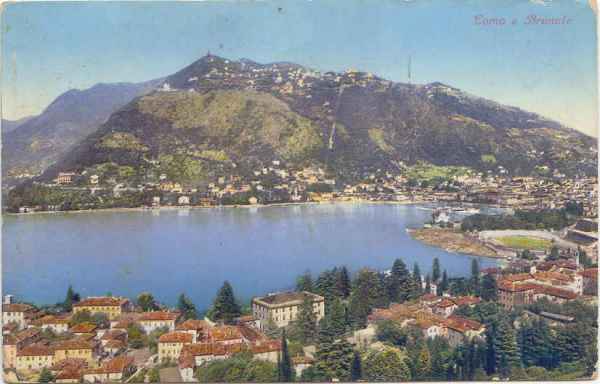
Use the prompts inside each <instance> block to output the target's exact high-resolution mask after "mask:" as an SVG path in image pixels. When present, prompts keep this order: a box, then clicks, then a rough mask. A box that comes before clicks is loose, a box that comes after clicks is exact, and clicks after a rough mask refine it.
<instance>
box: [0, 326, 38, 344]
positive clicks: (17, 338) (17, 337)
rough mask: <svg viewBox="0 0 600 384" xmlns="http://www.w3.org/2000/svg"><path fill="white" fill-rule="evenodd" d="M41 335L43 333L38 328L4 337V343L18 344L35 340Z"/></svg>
mask: <svg viewBox="0 0 600 384" xmlns="http://www.w3.org/2000/svg"><path fill="white" fill-rule="evenodd" d="M40 333H41V331H40V330H39V329H37V328H27V329H24V330H22V331H20V332H17V333H16V334H13V335H7V336H4V337H3V343H4V344H6V345H14V344H18V343H20V342H22V341H24V340H27V339H32V338H35V337H37V336H39V334H40Z"/></svg>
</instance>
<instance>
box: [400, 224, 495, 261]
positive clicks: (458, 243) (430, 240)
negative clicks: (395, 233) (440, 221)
mask: <svg viewBox="0 0 600 384" xmlns="http://www.w3.org/2000/svg"><path fill="white" fill-rule="evenodd" d="M406 232H407V233H408V234H409V236H410V237H411V238H413V239H414V240H417V241H419V242H421V243H423V244H426V245H429V246H432V247H436V248H439V249H443V250H444V251H446V252H452V253H462V254H465V255H469V256H477V257H485V258H488V259H495V260H506V257H505V256H502V255H499V254H497V253H496V252H493V251H492V250H491V249H489V248H488V247H486V246H485V245H483V244H480V243H477V242H475V241H473V240H471V239H469V238H468V237H466V236H464V234H462V233H460V232H455V231H453V230H449V229H434V228H420V229H415V228H407V229H406Z"/></svg>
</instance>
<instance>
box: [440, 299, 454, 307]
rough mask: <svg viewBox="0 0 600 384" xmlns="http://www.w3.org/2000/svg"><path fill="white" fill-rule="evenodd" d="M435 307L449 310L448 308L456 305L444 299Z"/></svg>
mask: <svg viewBox="0 0 600 384" xmlns="http://www.w3.org/2000/svg"><path fill="white" fill-rule="evenodd" d="M435 306H436V307H439V308H448V307H452V306H456V304H455V303H454V302H453V301H452V300H450V299H447V298H444V299H442V301H440V302H439V303H437V304H436V305H435Z"/></svg>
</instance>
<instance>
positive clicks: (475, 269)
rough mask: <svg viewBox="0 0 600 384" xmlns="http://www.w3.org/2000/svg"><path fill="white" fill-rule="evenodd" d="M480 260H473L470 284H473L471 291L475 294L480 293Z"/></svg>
mask: <svg viewBox="0 0 600 384" xmlns="http://www.w3.org/2000/svg"><path fill="white" fill-rule="evenodd" d="M479 273H480V272H479V261H478V260H477V259H473V260H472V261H471V280H470V282H469V283H470V286H471V292H473V294H475V295H479V289H480V286H479V283H480V281H479Z"/></svg>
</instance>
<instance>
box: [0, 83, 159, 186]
mask: <svg viewBox="0 0 600 384" xmlns="http://www.w3.org/2000/svg"><path fill="white" fill-rule="evenodd" d="M158 81H159V80H155V81H150V82H144V83H137V84H133V83H116V84H97V85H95V86H93V87H91V88H89V89H85V90H70V91H67V92H65V93H63V94H62V95H60V96H59V97H57V98H56V99H55V100H54V101H53V102H52V103H51V104H50V105H49V106H48V107H47V108H46V109H45V110H44V111H43V112H42V113H41V114H40V115H38V116H36V117H33V118H31V119H29V120H27V121H25V122H24V123H23V124H20V126H19V128H18V129H16V130H8V131H6V130H3V131H2V144H3V150H2V175H3V179H4V180H5V182H9V183H10V180H11V178H12V177H13V176H16V175H18V174H22V173H28V174H35V173H38V172H41V171H43V170H44V169H45V168H46V167H47V166H48V165H50V164H52V163H53V162H55V161H56V160H57V159H58V158H60V156H61V155H63V154H64V153H65V151H66V150H67V149H68V148H70V147H71V146H72V145H74V144H75V143H77V142H78V141H80V140H81V139H83V138H84V137H86V136H87V135H89V134H90V133H92V132H94V130H96V129H97V128H98V126H99V125H100V124H102V123H103V122H105V121H106V119H107V118H108V117H109V116H110V115H111V113H113V112H115V111H116V110H117V109H118V108H120V107H122V106H123V105H125V104H126V103H128V102H129V101H131V100H132V99H133V98H134V97H136V96H139V95H142V94H144V93H146V92H148V91H149V90H151V89H153V88H154V87H155V86H156V84H157V82H158Z"/></svg>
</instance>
